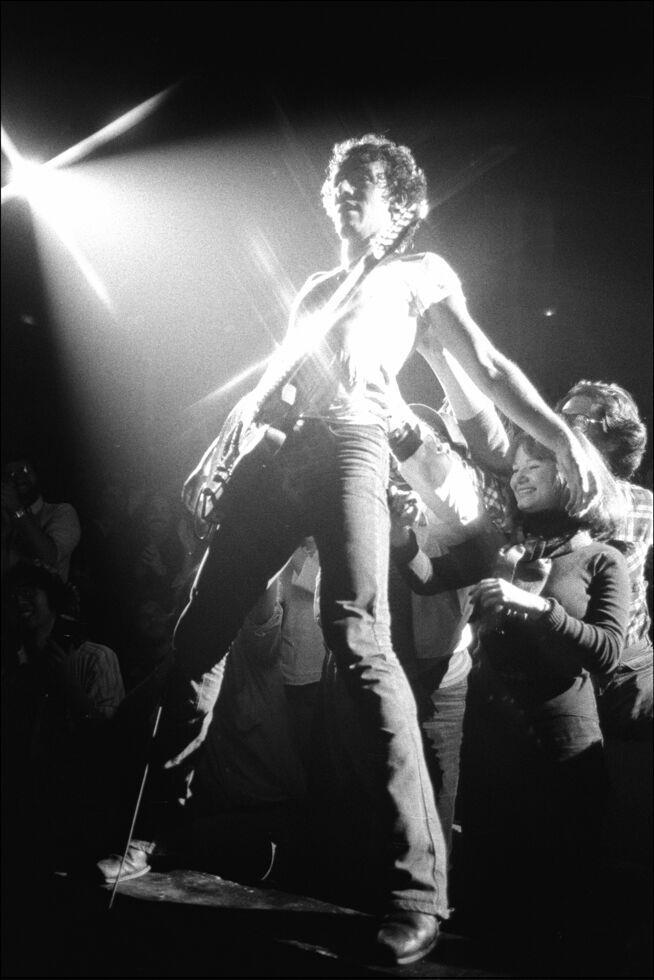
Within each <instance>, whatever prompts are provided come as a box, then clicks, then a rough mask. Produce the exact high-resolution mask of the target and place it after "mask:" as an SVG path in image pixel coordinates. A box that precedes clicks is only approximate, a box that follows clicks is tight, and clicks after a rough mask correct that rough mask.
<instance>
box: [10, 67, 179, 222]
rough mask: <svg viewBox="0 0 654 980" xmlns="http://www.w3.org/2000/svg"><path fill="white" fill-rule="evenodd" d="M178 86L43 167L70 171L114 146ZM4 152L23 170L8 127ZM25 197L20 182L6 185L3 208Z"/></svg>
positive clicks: (105, 127) (13, 163)
mask: <svg viewBox="0 0 654 980" xmlns="http://www.w3.org/2000/svg"><path fill="white" fill-rule="evenodd" d="M174 88H175V86H170V87H169V88H166V89H164V90H163V91H161V92H159V93H157V95H153V96H152V97H151V98H149V99H146V100H145V102H141V104H140V105H137V106H135V107H134V108H133V109H130V110H129V112H126V113H125V114H124V115H122V116H119V118H118V119H114V121H113V122H110V123H109V124H108V125H107V126H103V127H102V129H99V130H98V131H97V133H92V134H91V136H87V137H86V139H83V140H82V141H81V142H79V143H76V144H75V145H74V146H71V147H69V148H68V149H67V150H64V151H63V152H62V153H58V154H57V156H55V157H52V159H51V160H48V161H47V163H43V164H41V167H42V169H43V170H53V169H56V168H58V167H66V166H69V165H70V164H71V163H76V162H77V161H78V160H81V159H82V158H83V157H85V156H88V154H89V153H92V152H93V151H94V150H97V149H98V148H99V147H101V146H104V145H105V144H106V143H109V142H111V140H113V139H116V137H118V136H122V134H123V133H126V132H127V131H128V130H130V129H132V128H133V127H134V126H136V125H137V124H138V123H140V122H141V121H142V120H143V119H145V118H146V117H147V116H149V115H150V114H151V113H152V112H154V110H155V109H157V108H158V107H159V106H160V105H161V104H162V102H163V101H164V100H165V99H166V98H167V97H168V96H169V95H170V93H171V92H172V91H173V89H174ZM2 150H3V152H4V154H5V155H6V157H7V159H8V160H9V162H10V163H11V165H12V166H15V167H20V164H21V163H22V162H23V157H22V156H21V154H20V153H19V152H18V150H17V149H16V147H15V145H14V143H13V141H12V140H11V138H10V137H9V136H8V134H7V132H6V130H5V129H4V127H2ZM20 193H22V190H21V186H20V181H15V180H12V181H11V182H10V183H9V184H6V185H5V187H3V188H2V194H1V197H2V204H4V203H5V201H10V200H11V199H12V198H14V197H16V196H17V195H18V194H20Z"/></svg>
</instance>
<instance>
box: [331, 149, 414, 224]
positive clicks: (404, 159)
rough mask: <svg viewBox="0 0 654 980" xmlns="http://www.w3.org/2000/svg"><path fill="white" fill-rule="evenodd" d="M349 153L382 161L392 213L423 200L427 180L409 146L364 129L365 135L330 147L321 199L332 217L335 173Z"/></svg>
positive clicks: (363, 158)
mask: <svg viewBox="0 0 654 980" xmlns="http://www.w3.org/2000/svg"><path fill="white" fill-rule="evenodd" d="M351 157H355V158H356V159H357V160H358V161H360V162H361V163H375V162H376V161H381V162H382V163H383V164H384V169H385V176H386V188H387V192H388V200H389V205H390V209H391V214H395V213H397V212H398V211H399V209H400V208H402V207H413V206H418V207H419V206H420V205H424V204H426V198H427V180H426V178H425V174H424V172H423V170H422V169H421V168H420V167H419V166H418V164H417V163H416V161H415V159H414V156H413V153H412V152H411V150H410V149H409V148H408V146H401V145H400V144H398V143H394V142H393V141H392V140H389V139H387V137H385V136H378V135H377V134H376V133H366V134H365V135H364V136H357V137H356V138H354V139H349V140H344V141H343V142H342V143H336V144H335V145H334V147H333V149H332V155H331V157H330V159H329V163H328V164H327V171H326V177H325V182H324V184H323V185H322V203H323V206H324V208H325V211H326V212H327V214H328V215H329V217H330V218H331V219H332V220H334V218H335V217H336V204H335V190H336V183H335V182H336V176H337V174H338V172H339V170H341V168H342V167H343V164H344V163H345V161H346V160H349V159H350V158H351Z"/></svg>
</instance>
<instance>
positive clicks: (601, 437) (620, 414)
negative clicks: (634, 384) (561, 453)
mask: <svg viewBox="0 0 654 980" xmlns="http://www.w3.org/2000/svg"><path fill="white" fill-rule="evenodd" d="M576 395H581V396H584V395H586V396H587V397H588V398H592V399H593V401H595V402H599V403H600V404H601V405H602V407H603V409H604V418H603V420H602V422H603V424H602V429H601V431H600V432H597V433H596V432H594V431H593V433H592V435H593V436H594V439H593V442H594V444H595V446H596V447H597V449H599V451H600V452H601V453H602V455H603V456H604V457H605V459H606V461H607V463H608V464H609V466H610V467H611V470H612V472H613V474H614V476H617V477H619V478H620V479H623V480H629V479H631V477H632V476H633V475H634V473H635V472H636V470H637V469H638V467H639V466H640V464H641V462H642V459H643V455H644V454H645V449H646V447H647V428H646V427H645V425H644V423H643V422H642V421H641V418H640V413H639V411H638V406H637V405H636V402H635V400H634V398H633V397H632V395H630V394H629V392H628V391H627V390H626V388H622V387H621V386H620V385H618V384H615V382H609V381H586V380H581V381H578V382H577V383H576V384H575V385H573V386H572V388H571V389H570V390H569V391H568V392H567V393H566V394H565V395H564V396H563V398H560V399H559V401H558V402H557V404H556V411H557V412H558V413H561V411H562V409H563V406H564V405H565V404H566V402H568V401H570V399H571V398H574V397H575V396H576ZM589 434H590V433H589Z"/></svg>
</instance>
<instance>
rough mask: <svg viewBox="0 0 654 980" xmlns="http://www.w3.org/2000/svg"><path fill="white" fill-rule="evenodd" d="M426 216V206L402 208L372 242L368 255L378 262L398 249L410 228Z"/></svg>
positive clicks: (413, 205)
mask: <svg viewBox="0 0 654 980" xmlns="http://www.w3.org/2000/svg"><path fill="white" fill-rule="evenodd" d="M425 214H426V204H425V203H424V202H420V203H419V204H412V205H411V206H410V207H403V208H401V209H400V211H399V212H398V214H396V216H395V217H394V218H393V220H392V221H391V223H390V225H389V226H388V227H387V228H385V229H384V230H383V231H381V232H379V234H378V235H375V237H374V238H373V240H372V243H371V245H370V254H371V255H373V256H374V258H375V259H376V260H377V261H378V262H379V261H381V260H382V259H383V258H384V257H385V256H386V255H390V253H391V252H394V251H395V249H396V248H398V247H399V246H400V245H401V244H402V242H403V241H404V239H405V238H406V236H407V235H408V234H409V232H410V231H411V229H412V228H414V227H415V226H416V225H417V224H418V222H419V221H421V220H422V218H424V217H425Z"/></svg>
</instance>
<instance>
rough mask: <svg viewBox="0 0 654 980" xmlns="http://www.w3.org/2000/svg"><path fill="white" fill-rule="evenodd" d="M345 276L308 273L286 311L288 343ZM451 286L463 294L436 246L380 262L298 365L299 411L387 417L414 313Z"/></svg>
mask: <svg viewBox="0 0 654 980" xmlns="http://www.w3.org/2000/svg"><path fill="white" fill-rule="evenodd" d="M342 278H343V272H342V270H335V271H332V272H328V273H319V274H318V275H316V276H312V277H311V278H310V279H309V280H308V281H307V283H306V284H305V286H304V288H303V289H302V290H301V291H300V294H299V296H298V299H297V301H296V304H295V308H294V313H293V315H292V317H291V326H290V329H289V334H288V338H289V343H292V342H293V338H299V339H300V340H301V337H302V334H303V333H304V331H305V330H307V329H311V325H312V320H313V318H314V317H316V316H319V315H320V309H321V308H322V307H323V306H324V303H325V302H326V301H327V300H328V298H329V296H330V294H331V293H332V292H333V290H334V288H336V286H337V285H338V283H339V282H340V281H341V280H342ZM454 293H461V294H462V290H461V283H460V281H459V278H458V276H457V275H456V273H455V272H454V271H453V269H452V268H451V267H450V266H449V265H448V263H447V262H446V261H445V260H444V259H442V258H440V256H438V255H435V254H434V253H433V252H422V253H410V254H408V255H391V256H389V257H387V258H386V259H384V260H383V261H382V262H380V263H379V265H378V266H376V267H375V268H374V269H373V270H372V271H371V272H370V273H369V274H368V275H367V277H366V278H365V279H364V280H363V282H362V283H361V284H360V285H359V286H358V287H357V289H356V291H355V292H354V294H353V296H352V298H351V300H350V301H349V303H348V304H347V306H346V307H345V311H344V314H343V315H342V316H341V318H340V321H339V323H338V325H337V326H336V327H335V328H334V329H333V330H332V331H331V332H330V334H329V338H328V342H327V343H326V344H325V343H323V344H321V345H320V347H319V348H318V350H317V352H316V354H315V355H313V356H312V357H311V358H310V359H309V360H308V362H307V364H305V366H304V367H303V368H302V369H301V371H300V372H298V375H297V376H296V384H297V387H298V391H299V397H300V399H301V400H300V404H301V405H302V406H304V405H306V407H303V410H302V415H303V416H305V417H313V418H315V417H318V418H327V419H330V420H339V421H347V422H356V423H360V424H370V423H377V424H379V423H380V421H381V422H382V423H383V424H384V425H386V424H387V422H388V419H389V417H390V415H391V413H392V403H393V401H394V399H395V397H396V394H395V393H394V390H393V389H394V387H395V376H396V375H397V373H398V371H399V370H400V368H401V367H402V365H403V364H404V362H405V361H406V359H407V357H408V356H409V354H410V353H411V351H412V350H413V348H414V346H415V343H416V333H417V323H418V319H419V317H420V316H422V315H423V314H424V313H425V312H426V311H427V310H428V309H429V307H430V306H432V305H433V304H435V303H439V302H440V301H441V300H442V299H444V298H445V297H446V296H449V295H452V294H454Z"/></svg>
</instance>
